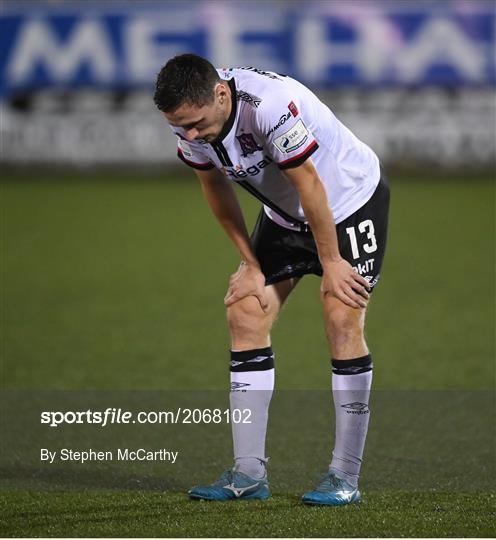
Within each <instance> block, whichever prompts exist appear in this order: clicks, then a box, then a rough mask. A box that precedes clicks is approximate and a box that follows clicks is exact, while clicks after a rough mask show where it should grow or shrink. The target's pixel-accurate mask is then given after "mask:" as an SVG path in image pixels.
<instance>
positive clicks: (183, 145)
mask: <svg viewBox="0 0 496 540" xmlns="http://www.w3.org/2000/svg"><path fill="white" fill-rule="evenodd" d="M178 145H179V149H180V150H181V152H182V153H183V156H185V157H189V158H192V157H193V151H192V150H191V146H190V145H189V144H188V143H187V142H186V141H185V140H184V139H179V141H178Z"/></svg>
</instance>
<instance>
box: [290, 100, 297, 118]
mask: <svg viewBox="0 0 496 540" xmlns="http://www.w3.org/2000/svg"><path fill="white" fill-rule="evenodd" d="M288 109H289V110H290V112H291V114H292V115H293V116H295V117H296V116H298V107H297V106H296V105H295V104H294V101H292V102H291V103H290V104H289V105H288Z"/></svg>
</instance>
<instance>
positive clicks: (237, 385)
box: [231, 382, 251, 392]
mask: <svg viewBox="0 0 496 540" xmlns="http://www.w3.org/2000/svg"><path fill="white" fill-rule="evenodd" d="M246 386H251V384H250V383H245V382H232V383H231V392H237V391H239V390H241V388H245V387H246ZM242 391H243V390H242Z"/></svg>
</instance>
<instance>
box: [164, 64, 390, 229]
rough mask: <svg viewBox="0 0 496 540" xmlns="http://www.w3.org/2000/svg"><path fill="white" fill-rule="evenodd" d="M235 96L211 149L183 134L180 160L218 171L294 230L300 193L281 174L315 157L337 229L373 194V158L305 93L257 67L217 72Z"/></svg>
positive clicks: (284, 78) (298, 85) (376, 173)
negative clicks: (190, 140) (228, 115)
mask: <svg viewBox="0 0 496 540" xmlns="http://www.w3.org/2000/svg"><path fill="white" fill-rule="evenodd" d="M218 72H219V75H220V77H221V78H222V79H224V80H227V81H228V84H229V87H230V89H231V93H232V111H231V115H230V117H229V119H228V121H227V122H226V124H225V125H224V127H223V129H222V132H221V133H220V135H219V137H218V138H217V139H216V141H215V142H213V143H207V142H205V141H202V140H194V141H192V142H188V141H186V140H185V139H184V137H183V130H182V129H181V128H177V127H174V128H173V131H174V132H175V133H176V135H177V136H178V156H179V157H180V158H181V159H182V160H183V161H184V162H185V163H187V164H188V165H190V166H191V167H194V168H196V169H200V170H202V169H203V170H207V169H211V168H213V167H217V168H218V169H220V170H221V171H222V172H223V174H225V176H226V177H227V178H229V179H230V180H233V181H234V182H237V183H239V184H240V185H241V186H243V187H244V188H245V189H247V190H248V191H249V192H251V193H252V194H253V195H254V196H256V197H257V198H259V199H260V200H261V201H262V202H263V204H264V209H265V212H266V214H267V215H268V217H269V218H270V219H272V220H273V221H275V222H276V223H278V224H279V225H282V226H284V227H287V228H290V229H298V228H300V227H301V222H303V223H306V219H305V214H304V212H303V209H302V207H301V203H300V200H299V196H298V192H297V191H296V189H295V188H294V187H293V186H292V185H291V184H290V183H289V182H288V181H287V180H286V179H285V178H284V176H283V175H282V173H281V171H283V170H284V169H288V168H291V167H297V166H299V165H301V164H302V163H303V162H304V161H305V160H307V159H309V158H310V156H311V159H312V162H313V164H314V166H315V168H316V169H317V171H318V173H319V176H320V178H321V180H322V182H323V184H324V187H325V190H326V193H327V198H328V201H329V206H330V207H331V210H332V212H333V215H334V220H335V222H336V223H339V222H341V221H343V220H344V219H346V218H347V217H348V216H350V215H351V214H353V213H354V212H355V211H356V210H358V209H359V208H360V207H361V206H363V205H364V204H365V203H366V202H367V201H368V200H369V198H370V197H371V196H372V194H373V192H374V190H375V188H376V186H377V184H378V182H379V177H380V170H379V169H380V167H379V160H378V158H377V156H376V155H375V153H374V152H373V151H372V150H371V149H370V148H369V147H368V146H367V145H366V144H364V143H363V142H362V141H360V140H359V139H358V138H357V137H356V136H355V135H354V134H353V133H352V132H351V131H350V130H349V129H348V128H346V127H345V126H344V125H343V124H342V123H341V122H340V121H339V120H338V119H337V118H336V117H335V116H334V114H333V113H332V112H331V110H330V109H329V108H328V107H327V106H326V105H324V104H323V103H322V102H321V101H320V100H319V99H318V98H317V96H315V94H313V93H312V92H311V91H310V90H309V89H308V88H306V87H305V86H304V85H302V84H301V83H299V82H298V81H296V80H294V79H292V78H290V77H287V76H284V75H279V74H277V73H273V72H268V71H262V70H258V69H255V68H235V69H219V70H218Z"/></svg>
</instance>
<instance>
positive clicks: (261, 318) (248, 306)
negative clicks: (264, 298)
mask: <svg viewBox="0 0 496 540" xmlns="http://www.w3.org/2000/svg"><path fill="white" fill-rule="evenodd" d="M227 322H228V325H229V328H230V330H231V332H233V333H243V332H265V331H268V330H269V328H270V315H269V314H267V313H266V312H264V311H263V309H262V307H261V306H260V302H259V301H258V299H257V298H255V297H254V296H247V297H246V298H243V299H241V300H239V301H238V302H235V303H234V304H232V305H230V306H228V308H227Z"/></svg>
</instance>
